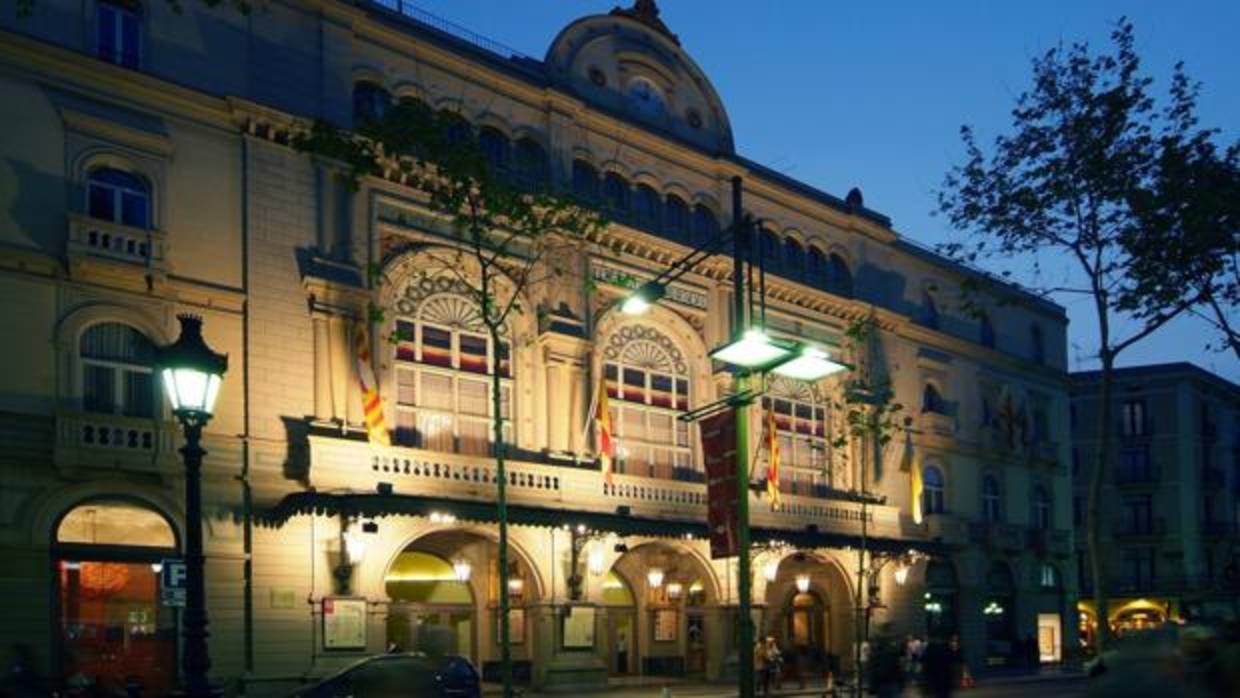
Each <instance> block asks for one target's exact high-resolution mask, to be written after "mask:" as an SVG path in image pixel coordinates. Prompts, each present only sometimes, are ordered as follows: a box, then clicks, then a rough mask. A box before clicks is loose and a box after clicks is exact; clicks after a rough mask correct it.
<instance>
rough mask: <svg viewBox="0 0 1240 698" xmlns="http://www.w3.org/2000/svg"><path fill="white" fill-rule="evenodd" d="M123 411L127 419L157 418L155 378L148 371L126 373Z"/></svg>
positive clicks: (124, 373)
mask: <svg viewBox="0 0 1240 698" xmlns="http://www.w3.org/2000/svg"><path fill="white" fill-rule="evenodd" d="M123 375H124V380H125V385H124V389H125V392H124V395H123V396H122V400H123V403H122V411H123V412H124V414H125V416H127V417H146V418H150V417H154V416H155V384H154V378H155V377H154V376H153V375H152V374H150V373H148V372H146V371H124V372H123Z"/></svg>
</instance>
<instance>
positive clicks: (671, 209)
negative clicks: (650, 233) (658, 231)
mask: <svg viewBox="0 0 1240 698" xmlns="http://www.w3.org/2000/svg"><path fill="white" fill-rule="evenodd" d="M663 227H664V229H665V230H666V231H667V234H668V235H670V236H671V237H672V238H673V239H675V240H688V239H689V207H688V206H686V205H685V202H684V200H683V199H681V198H680V197H679V196H676V195H675V194H668V195H667V203H666V204H664V206H663Z"/></svg>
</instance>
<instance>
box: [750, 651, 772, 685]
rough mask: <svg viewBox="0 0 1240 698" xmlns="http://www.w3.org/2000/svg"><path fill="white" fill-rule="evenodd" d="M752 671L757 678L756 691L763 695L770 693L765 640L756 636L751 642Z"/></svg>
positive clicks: (769, 674)
mask: <svg viewBox="0 0 1240 698" xmlns="http://www.w3.org/2000/svg"><path fill="white" fill-rule="evenodd" d="M753 673H754V677H755V678H756V679H757V680H758V691H760V692H761V693H762V695H764V696H769V695H771V668H770V665H769V662H767V655H766V640H765V639H763V638H758V641H757V642H755V643H753Z"/></svg>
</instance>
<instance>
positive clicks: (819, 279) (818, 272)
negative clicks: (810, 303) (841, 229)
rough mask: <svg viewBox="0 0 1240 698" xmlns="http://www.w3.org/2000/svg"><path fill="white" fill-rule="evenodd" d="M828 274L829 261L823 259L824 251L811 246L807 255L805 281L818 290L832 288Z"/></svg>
mask: <svg viewBox="0 0 1240 698" xmlns="http://www.w3.org/2000/svg"><path fill="white" fill-rule="evenodd" d="M827 273H828V272H827V260H826V258H825V257H823V255H822V250H820V249H818V248H817V247H815V246H813V245H810V246H809V254H808V255H806V264H805V280H806V281H808V282H809V283H810V284H811V285H813V286H816V287H818V288H830V287H831V284H830V279H828V278H827Z"/></svg>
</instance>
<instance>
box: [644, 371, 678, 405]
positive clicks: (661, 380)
mask: <svg viewBox="0 0 1240 698" xmlns="http://www.w3.org/2000/svg"><path fill="white" fill-rule="evenodd" d="M672 389H673V383H672V377H671V376H664V375H661V374H658V373H652V374H650V404H652V405H655V406H658V407H667V408H671V407H672V406H673V395H672Z"/></svg>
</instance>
